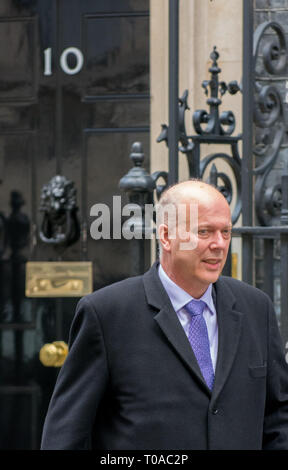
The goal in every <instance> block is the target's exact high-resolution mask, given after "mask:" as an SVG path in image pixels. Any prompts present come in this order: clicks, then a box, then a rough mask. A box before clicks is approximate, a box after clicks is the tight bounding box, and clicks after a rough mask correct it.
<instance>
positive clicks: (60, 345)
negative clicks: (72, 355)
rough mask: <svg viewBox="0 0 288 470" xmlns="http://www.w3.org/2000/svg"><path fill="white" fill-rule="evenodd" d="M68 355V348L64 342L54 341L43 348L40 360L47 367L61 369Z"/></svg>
mask: <svg viewBox="0 0 288 470" xmlns="http://www.w3.org/2000/svg"><path fill="white" fill-rule="evenodd" d="M67 354H68V346H67V344H66V343H64V341H54V342H53V343H47V344H44V346H42V348H41V349H40V353H39V358H40V361H41V362H42V364H43V365H44V366H46V367H61V366H62V365H63V364H64V361H65V359H66V356H67Z"/></svg>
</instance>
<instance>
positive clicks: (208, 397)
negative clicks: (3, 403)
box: [42, 263, 288, 450]
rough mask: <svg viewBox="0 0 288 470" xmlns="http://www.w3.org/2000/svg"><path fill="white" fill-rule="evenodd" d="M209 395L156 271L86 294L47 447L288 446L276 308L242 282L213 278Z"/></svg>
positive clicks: (49, 421) (50, 416)
mask: <svg viewBox="0 0 288 470" xmlns="http://www.w3.org/2000/svg"><path fill="white" fill-rule="evenodd" d="M214 291H215V294H216V310H217V318H218V331H219V346H218V358H217V365H216V373H215V384H214V388H213V391H212V394H211V392H210V390H209V389H208V388H207V386H206V385H205V383H204V381H203V378H202V376H201V372H200V370H199V367H198V364H197V361H196V359H195V357H194V354H193V352H192V349H191V347H190V344H189V342H188V339H187V337H186V335H185V333H184V330H183V328H182V326H181V324H180V322H179V320H178V318H177V315H176V313H175V311H174V310H173V307H172V305H171V303H170V300H169V298H168V296H167V294H166V291H165V290H164V288H163V286H162V283H161V281H160V279H159V277H158V273H157V263H155V264H154V265H153V266H152V268H151V269H150V270H149V271H148V272H147V273H145V274H144V276H138V277H134V278H129V279H126V280H124V281H120V282H117V283H115V284H112V285H111V286H107V287H104V288H103V289H99V290H98V291H96V292H94V293H93V294H90V295H88V296H86V297H83V298H82V299H81V300H80V302H79V304H78V307H77V310H76V314H75V317H74V320H73V323H72V326H71V331H70V339H69V354H68V357H67V359H66V361H65V363H64V365H63V366H62V368H61V371H60V373H59V376H58V379H57V383H56V386H55V390H54V393H53V396H52V399H51V403H50V406H49V410H48V413H47V417H46V421H45V425H44V430H43V437H42V449H90V448H92V449H105V450H128V449H132V450H134V449H137V450H143V449H144V450H147V449H161V450H166V449H168V450H171V449H174V450H179V449H182V450H187V449H191V450H194V449H224V450H228V449H233V450H236V449H286V450H287V449H288V367H287V363H286V361H285V357H284V350H283V348H282V342H281V339H280V335H279V331H278V326H277V322H276V316H275V312H274V309H273V305H272V303H271V301H270V299H269V298H268V296H267V295H266V294H264V293H263V292H261V291H260V290H258V289H256V288H254V287H251V286H249V285H247V284H245V283H243V282H241V281H238V280H235V279H232V278H228V277H224V276H223V277H222V276H221V277H220V278H219V280H218V281H217V282H216V283H215V284H214Z"/></svg>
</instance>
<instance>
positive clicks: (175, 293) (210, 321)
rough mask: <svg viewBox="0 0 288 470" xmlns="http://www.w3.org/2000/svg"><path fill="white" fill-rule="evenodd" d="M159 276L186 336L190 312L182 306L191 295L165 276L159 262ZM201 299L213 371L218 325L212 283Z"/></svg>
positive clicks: (215, 358)
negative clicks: (203, 303)
mask: <svg viewBox="0 0 288 470" xmlns="http://www.w3.org/2000/svg"><path fill="white" fill-rule="evenodd" d="M158 273H159V277H160V280H161V282H162V284H163V286H164V289H165V290H166V292H167V294H168V296H169V298H170V301H171V303H172V306H173V308H174V310H175V312H176V314H177V316H178V318H179V321H180V323H181V325H182V326H183V328H184V331H185V333H186V336H187V337H188V329H189V321H190V314H189V313H188V312H187V311H186V310H185V309H184V308H183V307H184V306H185V305H186V304H187V303H188V302H190V301H191V300H192V299H193V297H191V295H190V294H188V292H186V291H185V290H183V289H182V288H181V287H179V286H178V285H177V284H175V282H173V281H172V280H171V279H170V277H168V276H167V274H166V273H165V271H164V269H163V268H162V266H161V264H160V265H159V270H158ZM197 300H203V301H204V302H205V303H206V305H207V307H205V309H204V312H203V316H204V318H205V321H206V325H207V330H208V337H209V343H210V354H211V359H212V364H213V368H214V371H215V367H216V361H217V351H218V325H217V315H216V309H215V306H214V302H213V298H212V284H210V285H209V287H208V288H207V290H206V292H205V293H204V294H203V295H202V297H201V298H200V299H197Z"/></svg>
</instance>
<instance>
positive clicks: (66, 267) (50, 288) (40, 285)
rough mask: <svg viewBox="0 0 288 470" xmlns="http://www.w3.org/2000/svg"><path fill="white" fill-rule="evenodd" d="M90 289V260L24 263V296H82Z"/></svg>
mask: <svg viewBox="0 0 288 470" xmlns="http://www.w3.org/2000/svg"><path fill="white" fill-rule="evenodd" d="M92 289H93V286H92V262H90V261H89V262H86V261H75V262H74V261H64V262H62V261H44V262H41V261H29V262H27V263H26V297H82V296H83V295H86V294H90V293H91V292H92Z"/></svg>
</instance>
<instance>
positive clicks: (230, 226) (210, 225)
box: [198, 222, 232, 229]
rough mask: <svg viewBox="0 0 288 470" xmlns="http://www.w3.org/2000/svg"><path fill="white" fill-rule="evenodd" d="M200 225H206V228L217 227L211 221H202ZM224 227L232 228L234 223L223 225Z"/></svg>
mask: <svg viewBox="0 0 288 470" xmlns="http://www.w3.org/2000/svg"><path fill="white" fill-rule="evenodd" d="M198 227H206V228H211V227H215V224H211V223H205V222H202V223H201V222H200V223H198ZM223 228H229V229H232V224H226V225H223Z"/></svg>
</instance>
